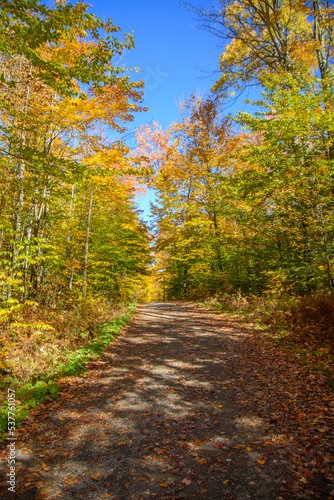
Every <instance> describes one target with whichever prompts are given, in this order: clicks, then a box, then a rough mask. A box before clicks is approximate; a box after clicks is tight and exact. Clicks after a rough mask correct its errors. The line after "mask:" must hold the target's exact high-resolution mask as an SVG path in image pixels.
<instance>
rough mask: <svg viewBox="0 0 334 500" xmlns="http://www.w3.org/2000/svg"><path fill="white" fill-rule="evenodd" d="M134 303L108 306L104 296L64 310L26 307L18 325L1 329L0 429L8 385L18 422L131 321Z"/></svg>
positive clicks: (53, 395)
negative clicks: (14, 403) (13, 394)
mask: <svg viewBox="0 0 334 500" xmlns="http://www.w3.org/2000/svg"><path fill="white" fill-rule="evenodd" d="M135 307H136V305H135V304H133V305H131V306H124V305H120V304H116V305H115V304H114V305H110V304H109V303H108V302H107V301H106V300H103V299H97V300H92V299H90V300H89V301H88V300H86V301H82V302H81V303H80V304H79V305H76V306H75V307H72V308H71V309H69V310H67V311H60V310H53V311H52V310H48V309H40V308H37V307H36V306H33V305H30V307H28V308H26V310H25V314H24V315H23V314H22V316H21V321H20V322H19V323H18V324H19V326H18V325H17V324H16V325H15V327H13V324H8V325H7V326H6V327H5V328H3V330H2V332H1V337H0V363H1V364H0V370H1V375H2V377H1V382H0V431H3V430H5V429H6V428H7V411H8V410H7V391H8V389H11V390H15V397H16V421H17V423H18V422H20V421H21V420H23V419H24V418H25V416H26V415H28V413H29V410H30V408H31V407H34V406H36V404H37V403H38V402H43V401H44V400H45V399H46V397H50V398H53V399H55V398H56V397H57V392H58V390H59V382H58V381H59V380H60V379H61V378H63V377H65V376H69V375H74V374H77V373H79V372H80V371H81V370H82V369H83V368H84V367H85V365H86V364H87V363H88V362H90V361H91V360H92V359H95V358H97V357H99V355H100V354H101V353H102V352H103V351H104V350H105V349H106V348H107V346H108V345H109V343H110V342H111V341H112V340H113V339H114V337H115V336H116V335H117V334H118V333H119V331H120V330H121V328H122V327H123V326H124V325H125V324H126V323H127V322H128V321H129V319H130V317H131V314H132V311H133V310H134V309H135ZM16 323H17V322H16ZM41 325H42V327H41ZM1 346H2V348H1Z"/></svg>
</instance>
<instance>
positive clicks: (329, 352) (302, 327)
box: [202, 294, 334, 389]
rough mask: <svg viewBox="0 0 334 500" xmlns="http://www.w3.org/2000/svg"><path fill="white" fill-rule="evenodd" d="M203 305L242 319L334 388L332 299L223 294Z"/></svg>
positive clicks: (333, 313)
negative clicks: (324, 376)
mask: <svg viewBox="0 0 334 500" xmlns="http://www.w3.org/2000/svg"><path fill="white" fill-rule="evenodd" d="M202 304H203V305H204V306H205V307H207V308H209V309H213V310H216V311H217V312H221V313H224V312H225V313H228V314H229V315H230V314H235V315H238V316H241V317H242V318H243V319H244V320H246V321H247V322H249V323H251V324H252V325H253V326H254V327H256V328H257V329H258V330H261V331H263V332H265V333H266V335H267V336H268V337H270V338H272V339H273V340H275V341H277V342H279V343H280V344H281V346H282V347H283V348H286V349H289V350H290V351H292V352H293V353H294V354H295V355H296V356H297V358H298V359H299V361H300V362H301V363H302V364H310V365H312V368H315V369H317V370H320V371H323V372H324V373H325V375H326V376H327V380H328V382H329V385H330V386H331V388H332V389H334V357H333V355H334V297H332V296H309V297H294V296H270V295H268V296H255V295H252V296H243V295H241V294H233V295H228V294H224V295H220V296H219V295H218V296H215V297H211V298H209V299H207V300H205V301H204V302H203V303H202Z"/></svg>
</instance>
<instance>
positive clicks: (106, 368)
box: [2, 303, 331, 500]
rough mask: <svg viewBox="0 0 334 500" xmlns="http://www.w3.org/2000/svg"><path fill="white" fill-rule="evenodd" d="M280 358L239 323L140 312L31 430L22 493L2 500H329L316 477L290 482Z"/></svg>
mask: <svg viewBox="0 0 334 500" xmlns="http://www.w3.org/2000/svg"><path fill="white" fill-rule="evenodd" d="M275 359H276V354H275V352H273V353H270V352H269V353H268V352H267V353H264V352H263V350H261V349H258V347H257V343H256V339H255V337H254V334H253V333H252V332H251V331H250V330H249V329H247V328H246V327H245V326H242V325H240V323H239V324H238V323H237V322H236V321H234V320H233V319H230V320H227V319H223V318H222V317H221V316H218V315H214V314H209V313H208V312H205V311H201V310H198V309H196V307H195V306H193V305H191V304H181V303H159V304H155V303H151V304H144V305H141V306H140V307H139V310H138V312H137V314H136V316H135V317H134V319H133V320H132V322H131V323H130V324H129V325H128V326H127V327H126V328H125V329H124V330H123V331H122V333H121V334H120V335H119V336H118V338H117V339H116V340H115V341H114V343H112V344H111V345H110V347H109V349H108V350H107V351H106V352H105V354H104V355H103V356H102V358H101V359H100V360H99V361H97V362H95V363H93V364H92V365H91V366H90V368H89V370H88V373H87V375H85V376H84V377H72V378H71V381H70V384H69V385H68V386H66V388H65V389H64V391H63V392H62V394H61V395H60V397H59V399H58V400H56V401H55V402H53V403H51V404H50V405H49V406H48V407H47V408H43V407H39V409H38V410H37V411H36V412H35V414H34V415H33V416H32V417H30V418H29V420H28V421H27V422H25V424H24V429H23V433H22V436H21V443H19V444H18V448H19V453H18V463H17V465H18V466H19V470H18V471H17V493H15V494H14V495H13V494H12V493H8V492H6V489H7V487H6V486H5V484H3V488H4V489H3V491H2V493H3V498H4V499H8V498H20V499H22V500H23V499H48V500H49V499H50V500H51V499H58V498H59V499H64V500H65V499H66V500H67V499H73V498H78V499H103V498H110V499H119V500H121V499H133V500H140V499H143V500H144V499H151V498H155V499H179V498H180V499H181V498H183V499H184V498H186V499H187V498H190V499H191V498H195V499H210V500H211V499H212V500H220V499H222V500H229V499H240V500H244V499H257V500H258V499H266V500H270V499H279V498H282V499H283V498H284V499H285V498H331V496H330V492H329V490H328V489H327V487H326V488H325V489H324V490H323V492H322V490H321V488H322V487H323V484H322V483H321V485H320V486H319V480H318V483H317V481H314V480H313V482H312V481H311V482H310V485H308V486H307V488H308V489H307V488H306V486H305V481H304V482H303V481H302V482H301V483H300V486H298V487H296V486H294V485H293V483H294V481H297V482H298V481H299V479H298V478H297V479H296V477H294V478H293V477H292V476H291V470H292V469H291V463H290V458H291V442H290V441H291V440H292V439H293V435H292V434H291V435H289V433H287V431H286V429H285V428H284V422H283V423H282V421H281V418H280V416H279V415H277V414H275V411H276V410H275V409H277V401H278V400H280V398H281V397H282V391H283V392H284V390H288V389H289V387H290V383H291V380H289V378H288V377H287V375H286V371H285V370H286V367H283V368H282V367H281V363H280V362H279V359H278V360H276V361H275ZM268 360H269V366H268ZM270 360H271V361H270ZM272 377H274V380H276V384H273V382H272V380H273V379H272ZM297 378H298V376H297ZM294 383H295V382H294ZM282 384H283V385H282ZM286 404H287V403H286ZM294 449H295V448H294ZM297 453H298V450H297ZM289 457H290V458H289ZM3 470H4V469H3ZM306 482H307V481H306ZM322 482H323V480H322Z"/></svg>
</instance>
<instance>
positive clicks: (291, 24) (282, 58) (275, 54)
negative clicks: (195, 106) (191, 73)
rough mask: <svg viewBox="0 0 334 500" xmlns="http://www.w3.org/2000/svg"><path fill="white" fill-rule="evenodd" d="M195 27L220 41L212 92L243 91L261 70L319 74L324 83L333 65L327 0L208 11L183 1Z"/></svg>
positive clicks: (223, 4) (249, 2)
mask: <svg viewBox="0 0 334 500" xmlns="http://www.w3.org/2000/svg"><path fill="white" fill-rule="evenodd" d="M183 4H184V5H185V7H186V8H189V9H190V10H191V11H192V12H194V13H195V14H196V15H197V17H198V18H199V20H200V26H201V27H202V28H203V29H205V30H207V31H209V32H211V33H213V34H214V35H215V36H217V37H218V38H219V40H221V43H222V46H223V53H222V55H221V57H220V62H219V67H220V72H221V75H220V77H219V79H218V81H217V83H216V85H215V87H214V88H215V90H216V91H218V92H225V91H226V90H227V89H228V88H229V87H231V86H232V87H236V88H237V89H239V90H243V89H244V88H245V85H247V84H250V83H254V82H256V83H258V82H259V80H258V78H259V76H260V75H261V74H262V72H263V70H265V71H273V72H276V71H281V70H283V71H284V72H287V73H293V72H294V71H295V70H298V69H299V68H300V67H301V66H302V67H304V68H305V67H306V68H308V69H310V70H311V71H315V70H316V69H318V70H319V72H320V75H321V79H322V80H323V81H324V82H325V80H326V78H327V75H328V70H329V68H330V66H331V64H332V61H333V36H332V32H333V27H334V24H333V23H334V19H333V9H332V6H331V3H330V2H328V1H327V0H317V1H315V2H307V1H305V0H304V1H299V0H294V1H284V0H282V1H278V0H259V1H253V0H236V1H235V0H219V1H218V2H214V4H213V6H212V7H211V8H209V9H204V8H203V9H202V8H200V7H196V6H194V5H191V4H190V3H188V2H183Z"/></svg>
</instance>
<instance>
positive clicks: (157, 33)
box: [90, 0, 243, 219]
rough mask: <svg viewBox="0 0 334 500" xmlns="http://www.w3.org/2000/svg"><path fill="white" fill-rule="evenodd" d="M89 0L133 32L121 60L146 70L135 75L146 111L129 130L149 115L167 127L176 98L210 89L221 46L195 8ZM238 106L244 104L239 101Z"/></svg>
mask: <svg viewBox="0 0 334 500" xmlns="http://www.w3.org/2000/svg"><path fill="white" fill-rule="evenodd" d="M194 2H196V0H194ZM90 3H91V4H92V7H91V9H90V11H91V12H93V13H94V14H95V15H97V16H98V17H100V18H102V19H104V20H106V19H108V18H110V19H111V20H112V21H113V23H114V24H115V25H116V26H119V27H120V28H121V32H122V33H124V32H131V31H132V32H133V33H134V40H135V49H132V50H131V51H129V52H127V53H126V54H124V56H123V58H122V65H124V66H125V67H128V68H131V67H139V68H140V69H141V70H144V72H143V73H139V74H138V79H144V80H145V83H146V85H145V91H144V95H145V102H144V105H145V106H148V107H149V112H148V113H140V114H138V115H137V116H136V118H135V121H134V122H133V124H131V126H130V130H133V131H134V130H135V128H138V127H139V126H140V125H142V124H146V123H152V121H153V120H154V121H157V122H158V123H159V124H160V125H162V126H163V127H164V128H167V127H168V126H169V125H170V123H172V122H173V121H175V120H176V119H177V116H178V108H177V102H179V101H180V100H181V101H182V100H184V99H186V98H188V97H189V96H190V95H191V93H192V92H196V91H197V90H199V89H201V90H203V91H205V90H206V91H209V90H210V88H211V86H212V85H213V83H214V82H215V80H216V76H217V75H214V71H216V70H217V69H218V63H219V56H220V54H221V52H222V48H221V47H219V46H218V43H219V40H218V39H217V38H215V37H214V36H212V35H210V34H209V33H207V32H205V31H202V30H200V29H198V28H197V25H198V24H197V21H196V19H195V17H194V14H192V13H191V12H189V11H187V10H185V9H183V8H181V7H180V5H179V1H178V0H168V1H167V0H165V1H164V2H161V1H159V0H155V1H153V0H141V1H138V0H122V1H120V0H112V1H106V0H91V1H90ZM238 106H239V109H240V108H242V107H243V104H242V102H239V103H238ZM229 111H231V110H229ZM232 112H235V110H233V109H232ZM150 199H152V193H151V194H150V193H149V194H148V196H146V197H143V198H141V199H139V200H138V205H139V208H140V209H142V210H144V214H143V218H144V219H147V217H148V215H149V201H150Z"/></svg>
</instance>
